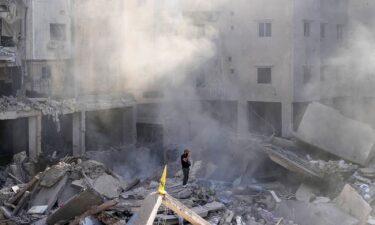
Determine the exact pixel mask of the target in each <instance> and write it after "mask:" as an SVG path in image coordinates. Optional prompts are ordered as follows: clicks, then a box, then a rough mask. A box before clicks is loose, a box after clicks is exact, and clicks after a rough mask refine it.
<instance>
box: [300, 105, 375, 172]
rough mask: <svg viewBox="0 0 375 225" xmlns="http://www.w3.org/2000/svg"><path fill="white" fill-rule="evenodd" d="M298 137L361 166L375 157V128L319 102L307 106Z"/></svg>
mask: <svg viewBox="0 0 375 225" xmlns="http://www.w3.org/2000/svg"><path fill="white" fill-rule="evenodd" d="M295 136H296V137H297V138H298V139H299V140H301V141H303V142H305V143H308V144H311V145H313V146H315V147H317V148H319V149H322V150H324V151H327V152H329V153H331V154H334V155H336V156H339V157H342V158H344V159H347V160H349V161H352V162H355V163H358V164H361V165H365V164H366V163H368V161H369V160H370V159H371V158H372V156H373V155H372V154H373V146H374V143H375V131H374V129H373V128H371V127H370V126H369V125H367V124H365V123H361V122H358V121H355V120H352V119H350V118H347V117H345V116H343V115H341V114H340V113H339V112H338V111H337V110H335V109H333V108H330V107H328V106H325V105H323V104H320V103H317V102H313V103H311V104H310V105H309V106H308V107H307V109H306V112H305V114H304V115H303V118H302V121H301V123H300V125H299V127H298V130H297V133H296V134H295Z"/></svg>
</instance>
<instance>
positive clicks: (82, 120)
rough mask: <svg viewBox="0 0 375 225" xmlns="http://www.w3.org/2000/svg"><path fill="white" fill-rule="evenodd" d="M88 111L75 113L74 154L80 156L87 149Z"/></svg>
mask: <svg viewBox="0 0 375 225" xmlns="http://www.w3.org/2000/svg"><path fill="white" fill-rule="evenodd" d="M85 137H86V112H77V113H74V114H73V156H80V155H83V154H84V153H85V150H86V140H85Z"/></svg>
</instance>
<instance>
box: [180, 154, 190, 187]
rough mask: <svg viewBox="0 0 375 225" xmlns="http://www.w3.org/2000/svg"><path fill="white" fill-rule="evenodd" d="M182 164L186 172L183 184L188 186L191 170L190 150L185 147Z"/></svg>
mask: <svg viewBox="0 0 375 225" xmlns="http://www.w3.org/2000/svg"><path fill="white" fill-rule="evenodd" d="M181 165H182V172H183V173H184V180H183V181H182V186H184V187H186V184H187V182H188V180H189V170H190V166H191V163H190V151H189V149H185V150H184V153H183V154H182V155H181Z"/></svg>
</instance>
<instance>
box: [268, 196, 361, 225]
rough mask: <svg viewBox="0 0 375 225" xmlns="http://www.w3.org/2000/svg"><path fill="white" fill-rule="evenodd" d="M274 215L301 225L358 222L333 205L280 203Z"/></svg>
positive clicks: (341, 224)
mask: <svg viewBox="0 0 375 225" xmlns="http://www.w3.org/2000/svg"><path fill="white" fill-rule="evenodd" d="M275 215H276V216H279V217H283V218H284V221H288V220H293V221H294V222H295V223H296V224H303V225H338V224H340V225H358V222H359V221H358V219H356V218H354V217H352V216H351V215H349V214H347V213H345V212H344V211H342V210H340V209H339V208H338V207H337V206H336V205H335V204H333V203H320V204H313V203H308V202H301V201H293V200H289V201H282V202H281V203H280V205H279V206H278V207H277V208H276V209H275Z"/></svg>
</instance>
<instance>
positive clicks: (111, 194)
mask: <svg viewBox="0 0 375 225" xmlns="http://www.w3.org/2000/svg"><path fill="white" fill-rule="evenodd" d="M93 187H94V189H95V190H96V191H97V192H99V193H100V194H102V195H103V196H105V197H106V198H109V199H113V198H118V197H119V196H120V193H121V190H122V185H121V183H120V181H119V180H118V179H116V178H114V177H113V176H111V175H108V174H103V175H101V176H99V177H98V178H97V179H96V180H95V181H94V182H93Z"/></svg>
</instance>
